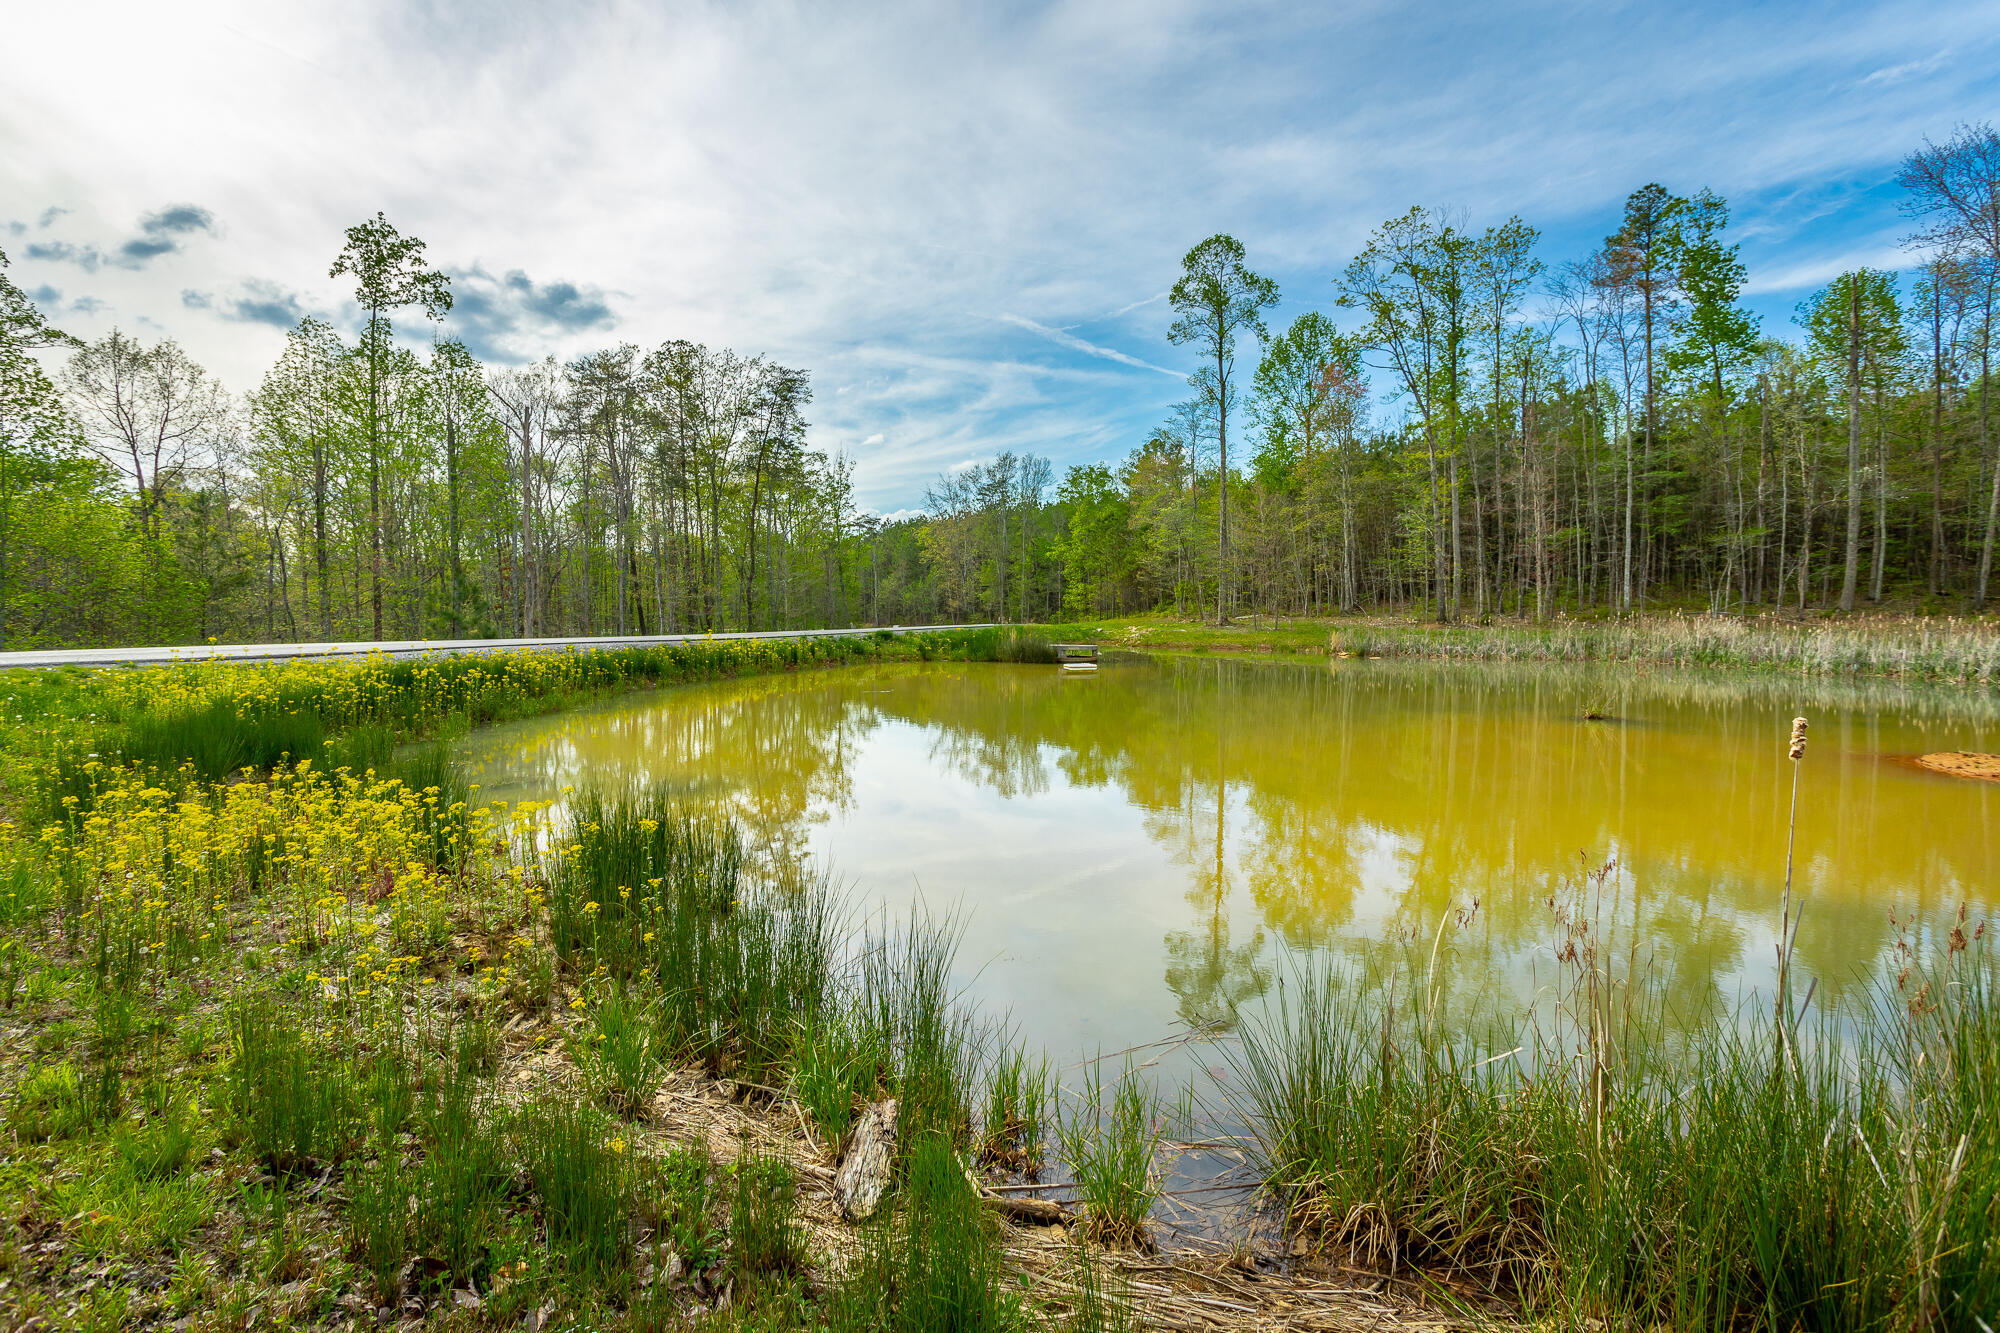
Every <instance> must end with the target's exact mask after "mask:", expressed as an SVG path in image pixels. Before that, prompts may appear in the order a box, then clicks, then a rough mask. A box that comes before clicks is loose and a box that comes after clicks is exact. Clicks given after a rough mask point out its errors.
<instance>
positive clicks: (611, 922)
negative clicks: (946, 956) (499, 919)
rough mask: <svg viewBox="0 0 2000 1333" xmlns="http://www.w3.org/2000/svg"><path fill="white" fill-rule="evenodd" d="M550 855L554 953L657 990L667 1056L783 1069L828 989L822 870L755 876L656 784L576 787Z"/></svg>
mask: <svg viewBox="0 0 2000 1333" xmlns="http://www.w3.org/2000/svg"><path fill="white" fill-rule="evenodd" d="M564 838H565V839H566V841H564V840H563V839H559V840H558V841H559V842H561V843H562V848H563V849H562V850H560V851H559V852H558V853H557V855H556V856H555V857H554V859H553V862H552V864H551V865H549V866H548V868H547V871H546V874H547V877H548V882H549V884H550V894H549V910H550V923H551V930H552V933H553V935H554V937H555V942H556V948H557V952H558V954H559V956H562V957H564V958H565V959H569V960H574V961H576V962H578V963H580V964H581V963H584V962H587V963H588V964H589V966H588V967H587V968H586V969H585V970H586V971H595V970H596V969H597V968H602V969H603V970H604V972H605V973H606V974H608V975H609V976H611V977H612V978H614V979H616V980H618V981H621V982H631V981H635V980H639V979H643V980H644V981H645V983H646V984H647V985H648V986H649V987H650V988H651V989H652V991H653V992H654V993H655V994H656V995H657V996H658V1000H657V1004H656V1005H655V1013H656V1015H657V1017H656V1024H657V1029H656V1030H657V1036H658V1040H659V1044H660V1046H661V1048H662V1049H663V1051H664V1052H665V1053H668V1054H671V1055H673V1056H676V1057H679V1058H683V1059H688V1060H692V1061H695V1062H698V1063H701V1064H704V1065H707V1066H708V1067H710V1068H712V1069H714V1070H716V1071H717V1072H719V1073H733V1074H738V1075H740V1076H742V1077H746V1078H749V1079H751V1080H753V1081H757V1082H765V1081H768V1080H769V1078H770V1077H772V1076H778V1077H781V1076H782V1068H783V1066H784V1064H785V1062H786V1060H787V1057H788V1055H789V1053H790V1050H791V1046H792V1043H793V1041H794V1039H795V1037H796V1034H797V1026H796V1024H795V1022H794V1016H795V1015H798V1014H806V1013H814V1012H818V1011H819V1010H821V1009H822V1008H823V1007H824V1006H825V1005H826V1003H827V1001H828V1000H829V998H830V996H831V987H832V984H833V982H832V979H833V972H834V961H835V955H836V951H837V948H838V941H839V935H840V926H839V919H838V912H837V904H836V902H835V899H834V895H833V892H832V889H831V887H830V885H829V884H828V883H827V882H826V881H825V880H823V879H821V880H812V881H808V882H806V883H803V884H797V885H787V884H767V883H763V882H759V881H756V880H754V879H753V878H752V877H751V876H750V875H749V874H748V872H747V870H746V865H745V862H746V857H745V854H744V849H743V842H742V837H741V835H740V834H739V833H738V832H737V831H736V829H735V828H734V826H732V825H730V824H728V823H726V822H722V821H718V820H716V819H714V818H713V817H711V816H707V815H704V814H700V813H694V812H689V811H686V810H683V809H681V808H680V807H679V806H677V805H676V804H675V802H674V800H673V798H672V797H671V796H670V795H668V794H667V793H664V792H661V791H658V790H648V791H645V792H641V793H635V794H627V795H626V796H623V797H607V796H605V795H603V794H602V793H585V794H583V795H582V796H580V797H579V799H578V800H577V802H576V803H575V806H574V813H573V816H572V818H571V821H570V823H569V824H568V826H567V828H566V831H565V833H564Z"/></svg>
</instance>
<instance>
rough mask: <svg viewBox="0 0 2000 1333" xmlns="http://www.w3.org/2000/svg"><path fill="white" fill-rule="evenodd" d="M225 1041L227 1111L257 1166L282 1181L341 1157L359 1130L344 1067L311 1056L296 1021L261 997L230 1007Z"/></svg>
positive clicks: (349, 1076) (351, 1087)
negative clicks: (228, 1041)
mask: <svg viewBox="0 0 2000 1333" xmlns="http://www.w3.org/2000/svg"><path fill="white" fill-rule="evenodd" d="M230 1037H231V1044H232V1050H231V1060H230V1066H229V1074H228V1082H227V1095H228V1099H229V1109H230V1110H231V1111H233V1112H234V1113H235V1116H236V1119H237V1121H238V1123H239V1125H240V1126H241V1129H242V1132H243V1135H244V1137H245V1138H246V1139H247V1140H248V1141H249V1143H250V1145H251V1147H252V1148H253V1150H254V1151H255V1152H256V1154H257V1156H258V1157H259V1158H260V1159H261V1160H262V1161H263V1162H264V1164H265V1165H266V1166H267V1167H269V1168H270V1169H271V1170H272V1171H274V1172H277V1173H279V1174H281V1175H285V1174H291V1173H295V1172H299V1171H304V1170H308V1169H311V1168H313V1167H316V1166H323V1165H326V1164H329V1163H332V1162H337V1161H339V1160H340V1159H341V1158H343V1157H345V1156H346V1155H347V1153H348V1152H349V1150H350V1149H351V1148H352V1147H353V1146H354V1141H355V1136H356V1133H357V1131H358V1129H359V1128H360V1120H359V1108H358V1106H357V1104H356V1095H355V1093H356V1089H355V1087H354V1079H353V1073H352V1069H351V1067H350V1066H349V1064H348V1063H347V1061H345V1060H343V1059H340V1058H339V1057H337V1056H332V1057H329V1056H327V1055H325V1054H322V1053H320V1052H317V1051H315V1050H313V1049H312V1047H311V1046H310V1044H309V1041H308V1037H307V1033H306V1029H305V1027H304V1025H303V1024H302V1023H301V1022H300V1020H299V1018H298V1016H297V1015H296V1014H295V1013H294V1012H293V1011H292V1010H291V1009H290V1007H288V1006H287V1005H285V1004H284V1003H282V1002H281V1001H278V1000H276V999H274V998H273V997H271V996H268V995H258V996H252V997H250V998H248V999H246V1000H244V1001H242V1002H240V1003H239V1004H238V1005H237V1006H236V1009H235V1011H234V1012H233V1013H232V1014H231V1016H230Z"/></svg>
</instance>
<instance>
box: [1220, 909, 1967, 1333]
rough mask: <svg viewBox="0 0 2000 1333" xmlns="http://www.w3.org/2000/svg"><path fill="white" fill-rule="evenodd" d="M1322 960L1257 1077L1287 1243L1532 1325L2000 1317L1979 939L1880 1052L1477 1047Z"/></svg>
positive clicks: (1658, 1045) (1877, 1046) (1940, 974)
mask: <svg viewBox="0 0 2000 1333" xmlns="http://www.w3.org/2000/svg"><path fill="white" fill-rule="evenodd" d="M1423 996H1424V988H1423V987H1422V986H1421V985H1419V986H1416V987H1413V988H1411V993H1410V995H1409V996H1408V997H1406V998H1405V999H1404V1000H1402V1001H1400V1002H1397V1001H1392V1000H1389V999H1387V998H1386V997H1385V996H1384V995H1383V994H1382V993H1381V992H1380V991H1372V990H1368V989H1364V988H1362V987H1359V986H1357V985H1356V984H1354V983H1353V982H1352V980H1351V979H1350V978H1348V977H1346V976H1344V975H1343V974H1341V973H1340V972H1338V971H1337V970H1334V969H1332V968H1330V967H1321V968H1315V967H1313V966H1311V965H1302V966H1300V967H1298V968H1295V969H1294V972H1293V974H1292V975H1291V976H1290V977H1289V978H1288V979H1287V982H1286V984H1285V985H1284V986H1282V987H1281V988H1280V998H1279V1000H1278V1003H1277V1004H1276V1006H1275V1009H1274V1010H1273V1011H1272V1012H1270V1013H1268V1014H1267V1015H1266V1016H1264V1017H1263V1018H1261V1019H1257V1018H1252V1019H1250V1020H1249V1021H1247V1022H1246V1025H1245V1028H1244V1030H1243V1043H1242V1047H1241V1051H1240V1055H1239V1056H1238V1059H1237V1063H1238V1070H1237V1072H1238V1074H1239V1076H1240V1083H1241V1088H1242V1092H1241V1094H1240V1106H1239V1109H1240V1111H1241V1112H1242V1113H1243V1114H1244V1116H1245V1118H1246V1121H1247V1123H1248V1124H1249V1125H1250V1126H1251V1128H1252V1132H1253V1136H1254V1139H1255V1142H1256V1145H1257V1149H1258V1152H1259V1156H1260V1160H1261V1164H1262V1170H1263V1173H1264V1175H1265V1178H1266V1180H1267V1181H1268V1182H1269V1183H1270V1184H1271V1185H1272V1186H1273V1187H1275V1188H1276V1189H1277V1190H1278V1191H1279V1193H1280V1194H1281V1196H1282V1197H1283V1198H1284V1199H1285V1201H1286V1203H1287V1206H1288V1209H1289V1213H1290V1217H1291V1220H1292V1223H1293V1225H1294V1226H1296V1227H1298V1228H1299V1229H1300V1230H1301V1231H1302V1232H1304V1233H1305V1234H1307V1235H1309V1236H1311V1237H1314V1238H1315V1239H1317V1240H1318V1241H1319V1242H1320V1243H1321V1244H1323V1245H1326V1246H1329V1247H1332V1248H1335V1249H1337V1250H1338V1251H1340V1252H1341V1253H1342V1254H1344V1255H1346V1256H1348V1257H1349V1258H1350V1260H1351V1261H1354V1262H1360V1263H1367V1264H1377V1265H1384V1266H1399V1265H1418V1266H1422V1267H1425V1268H1429V1269H1432V1270H1437V1271H1442V1272H1445V1273H1448V1274H1450V1275H1452V1276H1453V1277H1454V1278H1455V1279H1458V1280H1462V1281H1473V1282H1477V1283H1479V1284H1481V1285H1482V1286H1485V1287H1487V1288H1488V1289H1491V1290H1495V1291H1499V1292H1502V1293H1504V1294H1506V1295H1509V1296H1511V1297H1513V1298H1515V1299H1518V1300H1519V1301H1521V1302H1523V1303H1524V1304H1525V1305H1526V1306H1527V1307H1528V1308H1529V1309H1531V1310H1538V1311H1546V1312H1550V1313H1559V1314H1563V1315H1565V1316H1567V1317H1571V1318H1576V1319H1587V1320H1599V1319H1602V1320H1608V1321H1617V1322H1626V1321H1631V1322H1634V1323H1637V1324H1641V1325H1645V1326H1649V1327H1665V1328H1696V1327H1702V1328H1721V1327H1755V1328H1769V1329H1793V1328H1802V1329H1863V1328H1874V1327H1886V1326H1898V1327H1927V1326H1931V1325H1933V1324H1941V1325H1942V1326H1945V1327H1965V1328H1972V1327H1975V1326H1976V1325H1975V1324H1974V1323H1973V1316H1974V1315H1975V1314H1980V1313H1982V1312H1986V1311H1990V1310H1992V1309H1993V1308H1995V1302H1996V1301H2000V1006H1997V1005H1996V998H2000V989H1996V970H1995V966H1994V960H1993V957H1992V955H1991V953H1990V951H1989V950H1987V949H1986V948H1985V946H1984V944H1983V942H1979V943H1967V942H1966V941H1965V939H1964V937H1963V936H1962V935H1961V936H1960V942H1959V944H1957V945H1954V946H1952V947H1951V948H1950V949H1949V952H1947V953H1946V954H1945V956H1944V957H1943V958H1942V959H1940V960H1939V961H1938V963H1937V965H1936V967H1935V968H1934V969H1931V970H1929V971H1927V972H1925V971H1920V970H1919V969H1918V968H1916V967H1915V965H1914V964H1913V963H1912V964H1910V965H1909V966H1908V967H1907V968H1906V969H1905V970H1904V971H1903V972H1902V974H1901V976H1900V977H1896V978H1891V979H1887V980H1884V981H1883V982H1882V983H1881V991H1880V995H1879V1012H1878V1014H1877V1017H1876V1021H1875V1023H1874V1024H1873V1025H1872V1026H1871V1027H1870V1028H1869V1029H1868V1031H1867V1034H1865V1035H1864V1036H1862V1037H1860V1038H1851V1037H1843V1035H1842V1034H1840V1033H1837V1032H1835V1031H1834V1030H1833V1028H1832V1026H1831V1024H1830V1023H1822V1024H1820V1025H1818V1026H1817V1028H1816V1029H1808V1030H1807V1032H1806V1033H1805V1034H1804V1037H1803V1039H1802V1040H1801V1041H1800V1042H1799V1043H1798V1044H1797V1047H1796V1051H1797V1055H1796V1058H1795V1059H1792V1060H1786V1059H1781V1058H1780V1057H1779V1052H1780V1051H1781V1049H1782V1048H1781V1046H1780V1043H1779V1040H1778V1036H1779V1034H1778V1031H1777V1019H1776V1018H1775V1017H1773V1016H1764V1015H1762V1014H1745V1015H1742V1016H1740V1019H1739V1021H1737V1022H1724V1023H1720V1024H1716V1025H1713V1026H1710V1027H1708V1028H1705V1029H1701V1030H1698V1031H1697V1032H1695V1033H1694V1034H1693V1035H1691V1036H1685V1037H1680V1038H1673V1037H1670V1035H1669V1033H1668V1030H1667V1024H1666V1022H1665V1017H1666V1016H1665V1015H1664V1014H1663V1013H1662V1012H1661V1011H1660V1010H1658V1009H1657V1008H1648V1007H1646V1006H1644V1005H1641V1006H1640V1007H1639V1012H1638V1013H1637V1014H1631V1013H1627V1014H1623V1015H1620V1016H1619V1018H1618V1020H1617V1021H1618V1023H1619V1025H1620V1032H1619V1035H1618V1036H1617V1038H1616V1039H1615V1040H1611V1039H1608V1038H1606V1037H1605V1035H1604V1033H1603V1032H1602V1029H1601V1027H1598V1026H1596V1024H1598V1023H1600V1022H1601V1021H1602V1020H1599V1019H1593V1018H1590V1017H1588V1016H1584V1017H1582V1018H1581V1020H1580V1023H1581V1028H1582V1030H1583V1031H1584V1032H1585V1033H1586V1034H1587V1035H1586V1039H1585V1041H1584V1042H1582V1043H1577V1042H1571V1041H1562V1042H1558V1041H1555V1040H1552V1039H1548V1038H1545V1037H1544V1036H1542V1035H1541V1034H1538V1033H1536V1032H1534V1031H1526V1030H1524V1031H1517V1032H1508V1033H1499V1034H1494V1035H1492V1036H1488V1037H1484V1038H1471V1037H1465V1036H1459V1035H1451V1034H1449V1033H1447V1032H1446V1031H1445V1030H1444V1029H1443V1028H1442V1026H1441V1025H1440V1024H1438V1023H1436V1022H1435V1021H1433V1015H1431V1014H1430V1013H1428V1012H1427V1010H1426V1007H1425V1004H1424V1000H1423Z"/></svg>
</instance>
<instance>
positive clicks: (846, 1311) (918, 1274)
mask: <svg viewBox="0 0 2000 1333" xmlns="http://www.w3.org/2000/svg"><path fill="white" fill-rule="evenodd" d="M1005 1272H1006V1270H1005V1261H1004V1259H1003V1257H1002V1255H1001V1252H1000V1247H999V1243H998V1239H997V1237H996V1236H995V1234H994V1223H993V1220H992V1218H991V1217H989V1216H987V1215H986V1213H985V1210H984V1209H983V1208H981V1207H980V1204H979V1200H978V1198H977V1197H975V1196H974V1194H973V1192H972V1187H971V1185H970V1184H969V1183H968V1181H967V1180H966V1173H965V1164H964V1163H963V1161H961V1160H960V1158H959V1156H958V1153H957V1151H956V1150H955V1149H954V1148H953V1146H952V1144H951V1141H950V1140H949V1139H948V1138H946V1137H945V1136H944V1135H942V1134H938V1133H935V1132H925V1133H922V1134H920V1135H919V1136H918V1137H917V1138H916V1139H915V1140H914V1141H913V1142H912V1143H911V1144H910V1147H909V1153H908V1160H907V1163H906V1168H905V1171H904V1179H903V1187H902V1206H901V1208H900V1210H899V1211H898V1213H897V1215H896V1217H895V1218H894V1219H893V1220H891V1221H889V1222H887V1223H883V1224H878V1225H877V1226H876V1227H875V1228H873V1229H872V1231H871V1233H870V1235H869V1236H868V1238H867V1241H866V1242H865V1244H864V1247H863V1250H862V1253H861V1257H860V1260H859V1261H858V1262H857V1263H856V1264H855V1265H854V1267H853V1269H852V1270H851V1271H850V1273H849V1275H848V1278H847V1280H846V1281H845V1282H843V1283H842V1284H841V1286H840V1288H839V1289H838V1290H837V1291H836V1292H835V1293H834V1295H833V1297H832V1299H831V1300H830V1301H829V1303H828V1304H829V1309H828V1314H827V1319H826V1326H827V1327H829V1328H831V1329H835V1330H842V1331H843V1333H845V1331H846V1330H855V1331H856V1333H858V1331H859V1330H863V1329H866V1330H882V1331H883V1333H930V1330H934V1329H959V1330H964V1331H965V1333H1006V1331H1009V1330H1015V1329H1025V1328H1027V1327H1030V1323H1029V1318H1028V1314H1027V1312H1026V1310H1024V1309H1023V1307H1022V1305H1021V1303H1020V1302H1019V1301H1018V1300H1016V1299H1014V1298H1012V1297H1011V1296H1010V1295H1009V1294H1008V1293H1007V1291H1006V1289H1005V1284H1004V1281H1003V1279H1004V1277H1005Z"/></svg>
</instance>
